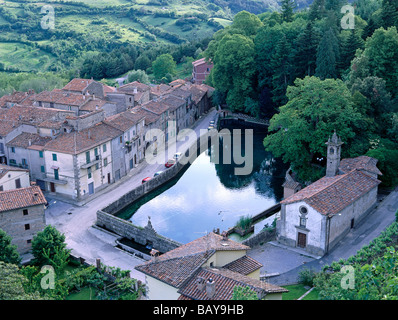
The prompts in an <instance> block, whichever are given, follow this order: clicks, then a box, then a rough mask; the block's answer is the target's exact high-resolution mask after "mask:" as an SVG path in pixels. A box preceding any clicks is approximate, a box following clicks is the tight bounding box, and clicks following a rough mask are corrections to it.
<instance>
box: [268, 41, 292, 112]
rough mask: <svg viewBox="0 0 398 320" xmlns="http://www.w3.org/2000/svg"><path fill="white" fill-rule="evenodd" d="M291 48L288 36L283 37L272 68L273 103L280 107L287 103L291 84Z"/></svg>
mask: <svg viewBox="0 0 398 320" xmlns="http://www.w3.org/2000/svg"><path fill="white" fill-rule="evenodd" d="M290 52H291V47H290V44H289V43H288V41H287V39H286V36H285V35H283V36H282V37H281V38H280V40H279V41H278V44H277V46H276V51H275V54H274V55H273V57H272V61H271V63H272V68H273V70H274V75H273V77H272V85H273V90H272V93H273V101H274V102H275V103H276V104H278V105H284V104H285V103H286V102H287V98H286V89H287V86H288V85H289V84H290V75H291V56H290Z"/></svg>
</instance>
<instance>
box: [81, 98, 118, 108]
mask: <svg viewBox="0 0 398 320" xmlns="http://www.w3.org/2000/svg"><path fill="white" fill-rule="evenodd" d="M106 103H112V104H115V103H114V102H110V101H105V100H102V99H89V100H88V101H85V102H84V103H83V105H82V106H81V107H80V109H79V110H80V111H96V110H98V109H102V107H103V106H104V104H106Z"/></svg>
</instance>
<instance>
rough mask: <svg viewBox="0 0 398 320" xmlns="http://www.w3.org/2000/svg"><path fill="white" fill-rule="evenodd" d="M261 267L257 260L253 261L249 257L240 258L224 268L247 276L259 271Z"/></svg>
mask: <svg viewBox="0 0 398 320" xmlns="http://www.w3.org/2000/svg"><path fill="white" fill-rule="evenodd" d="M262 266H263V265H262V264H261V263H260V262H258V261H257V260H254V259H253V258H251V257H249V256H243V257H242V258H239V259H237V260H235V261H232V262H230V263H228V264H227V265H225V266H224V268H225V269H228V270H231V271H234V272H238V273H241V274H244V275H246V276H247V275H248V274H250V273H252V272H254V271H256V270H258V269H260V268H261V267H262Z"/></svg>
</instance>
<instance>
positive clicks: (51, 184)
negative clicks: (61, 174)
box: [50, 182, 55, 192]
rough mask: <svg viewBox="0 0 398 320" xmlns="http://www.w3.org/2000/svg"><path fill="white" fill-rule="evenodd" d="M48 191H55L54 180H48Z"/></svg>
mask: <svg viewBox="0 0 398 320" xmlns="http://www.w3.org/2000/svg"><path fill="white" fill-rule="evenodd" d="M50 191H51V192H55V183H54V182H50Z"/></svg>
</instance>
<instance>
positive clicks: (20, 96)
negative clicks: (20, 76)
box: [0, 91, 34, 107]
mask: <svg viewBox="0 0 398 320" xmlns="http://www.w3.org/2000/svg"><path fill="white" fill-rule="evenodd" d="M33 94H34V91H29V92H23V91H15V92H13V93H11V94H7V95H4V96H2V97H1V98H0V107H3V106H5V105H6V103H7V102H11V103H22V102H23V101H24V100H25V99H26V98H28V97H29V96H32V95H33Z"/></svg>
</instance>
